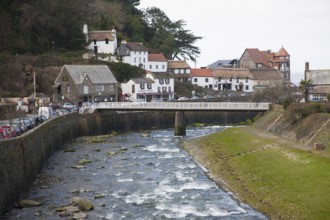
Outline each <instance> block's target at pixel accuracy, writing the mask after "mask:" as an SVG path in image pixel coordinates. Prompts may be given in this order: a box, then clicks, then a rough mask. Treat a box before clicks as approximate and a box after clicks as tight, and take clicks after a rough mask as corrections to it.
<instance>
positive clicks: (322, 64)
mask: <svg viewBox="0 0 330 220" xmlns="http://www.w3.org/2000/svg"><path fill="white" fill-rule="evenodd" d="M148 7H157V8H159V9H161V10H162V11H164V12H165V14H166V15H167V16H168V17H169V18H170V20H172V21H177V20H184V21H185V22H186V26H185V27H184V28H185V29H186V30H190V31H191V32H192V33H193V34H194V35H195V36H200V37H202V38H203V39H201V40H199V41H198V42H197V43H196V44H195V46H197V47H199V48H200V50H201V54H200V55H199V57H198V58H197V62H196V63H192V62H189V64H190V66H191V67H192V68H195V67H196V68H199V67H204V66H207V65H209V64H212V63H214V62H216V61H217V60H225V59H235V58H238V59H239V58H240V57H241V55H242V54H243V52H244V50H245V49H246V48H258V49H259V50H268V49H270V50H271V51H273V52H277V51H278V50H279V49H280V48H281V47H282V46H283V47H284V48H285V49H286V50H287V52H288V53H289V54H290V56H291V57H290V58H291V78H292V79H291V81H292V82H299V81H300V80H301V79H303V75H304V69H305V62H309V66H310V69H330V1H329V0H313V1H311V0H276V1H274V0H203V1H196V0H140V6H139V9H145V8H148Z"/></svg>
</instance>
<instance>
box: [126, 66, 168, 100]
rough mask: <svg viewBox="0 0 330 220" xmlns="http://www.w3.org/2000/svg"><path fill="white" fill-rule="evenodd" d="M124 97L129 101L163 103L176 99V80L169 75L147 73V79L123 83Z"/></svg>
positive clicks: (134, 79)
mask: <svg viewBox="0 0 330 220" xmlns="http://www.w3.org/2000/svg"><path fill="white" fill-rule="evenodd" d="M121 89H122V92H123V95H125V96H126V97H129V101H132V102H135V101H145V102H151V101H163V100H169V99H173V98H174V78H173V76H172V74H169V73H151V72H147V74H146V77H145V78H133V79H130V80H129V81H128V82H127V83H121Z"/></svg>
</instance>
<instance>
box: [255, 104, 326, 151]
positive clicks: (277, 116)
mask: <svg viewBox="0 0 330 220" xmlns="http://www.w3.org/2000/svg"><path fill="white" fill-rule="evenodd" d="M253 126H255V127H258V128H260V129H262V130H264V131H267V132H271V133H273V134H275V135H277V136H280V137H283V138H287V139H291V140H294V141H299V142H301V143H302V144H304V145H307V146H309V147H310V149H312V147H313V145H314V144H315V143H318V144H323V145H325V146H326V148H329V147H330V114H329V113H315V114H311V115H308V116H306V117H297V116H296V115H295V114H292V112H291V113H290V112H289V111H287V110H284V109H283V108H282V106H273V107H272V109H271V110H269V111H268V112H267V113H266V114H264V115H263V117H261V118H260V119H258V120H257V121H256V122H255V123H254V124H253Z"/></svg>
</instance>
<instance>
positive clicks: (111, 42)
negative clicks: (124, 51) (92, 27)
mask: <svg viewBox="0 0 330 220" xmlns="http://www.w3.org/2000/svg"><path fill="white" fill-rule="evenodd" d="M83 33H84V35H85V37H86V43H87V49H88V50H90V51H93V54H94V56H97V57H103V58H108V59H109V57H111V55H114V54H115V52H116V49H117V32H116V30H115V29H114V28H113V29H112V30H100V31H89V30H88V26H87V24H85V25H84V27H83ZM101 54H103V56H102V55H101Z"/></svg>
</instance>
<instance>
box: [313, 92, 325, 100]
mask: <svg viewBox="0 0 330 220" xmlns="http://www.w3.org/2000/svg"><path fill="white" fill-rule="evenodd" d="M312 100H313V101H324V100H326V95H325V94H314V95H313V97H312Z"/></svg>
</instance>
